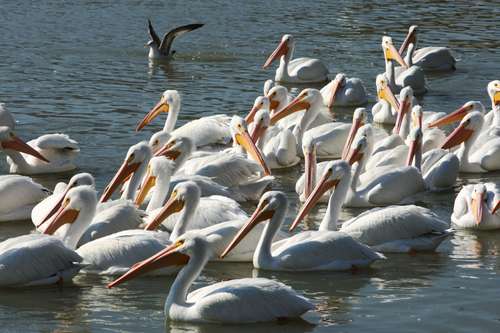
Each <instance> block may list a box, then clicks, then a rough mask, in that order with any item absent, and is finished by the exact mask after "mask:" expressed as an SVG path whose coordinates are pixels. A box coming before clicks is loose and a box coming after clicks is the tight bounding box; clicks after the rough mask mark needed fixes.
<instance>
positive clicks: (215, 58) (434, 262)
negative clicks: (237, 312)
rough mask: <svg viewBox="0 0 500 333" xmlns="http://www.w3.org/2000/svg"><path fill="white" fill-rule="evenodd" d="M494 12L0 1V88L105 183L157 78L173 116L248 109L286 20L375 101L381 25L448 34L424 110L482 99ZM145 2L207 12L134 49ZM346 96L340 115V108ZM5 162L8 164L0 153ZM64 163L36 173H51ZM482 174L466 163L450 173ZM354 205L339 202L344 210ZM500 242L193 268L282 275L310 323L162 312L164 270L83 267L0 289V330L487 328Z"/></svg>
mask: <svg viewBox="0 0 500 333" xmlns="http://www.w3.org/2000/svg"><path fill="white" fill-rule="evenodd" d="M499 14H500V7H499V6H498V4H494V3H492V2H483V1H478V2H474V3H470V2H465V1H459V2H444V1H423V2H419V3H418V4H415V3H412V2H407V3H405V4H404V5H402V4H401V2H398V1H390V2H385V3H373V4H367V3H365V2H364V1H335V2H334V1H323V0H319V1H315V2H309V1H304V2H303V1H248V2H238V3H234V2H232V1H207V2H205V1H163V2H162V1H120V2H116V3H114V2H111V1H78V2H77V1H75V3H73V4H70V3H64V2H62V1H23V0H20V1H10V0H3V1H2V2H1V3H0V27H1V34H0V46H1V47H0V56H1V57H0V58H1V59H2V60H1V61H0V101H1V102H5V103H6V104H7V106H8V107H9V109H10V111H11V112H13V113H14V114H15V116H16V118H17V120H18V121H19V124H18V129H17V133H18V135H20V136H21V137H23V138H25V139H30V138H34V137H36V136H38V135H41V134H43V133H54V132H64V133H67V134H69V135H71V137H73V138H75V139H76V140H78V141H79V142H80V145H81V147H82V153H81V156H80V158H79V160H78V164H79V166H80V168H81V170H84V171H88V172H91V173H92V174H94V175H95V177H96V179H97V183H98V186H99V188H101V187H102V186H103V184H104V183H105V182H107V181H108V180H109V179H110V178H111V177H112V174H113V172H114V171H115V170H116V168H117V166H118V165H119V164H120V163H121V160H122V158H123V156H124V154H125V152H126V150H127V148H128V147H129V146H130V145H131V144H133V143H136V142H138V141H140V140H143V139H147V138H148V137H149V135H150V134H151V133H152V132H153V131H156V130H158V129H161V128H162V126H163V121H162V120H157V121H155V122H154V124H153V125H151V126H149V127H147V128H146V130H145V131H143V132H141V133H139V134H137V133H135V132H134V131H133V129H134V128H135V125H136V124H137V122H138V121H139V119H140V118H142V116H143V115H144V113H145V112H147V111H148V110H149V108H150V107H151V106H152V105H153V104H154V103H156V101H157V99H158V98H159V97H160V95H161V93H162V91H163V90H165V89H177V90H179V91H180V92H181V93H182V96H183V103H182V112H181V117H180V121H181V123H182V122H184V121H188V120H191V119H194V118H197V117H199V116H201V115H207V114H212V113H227V114H244V113H246V112H247V111H248V110H249V108H250V107H251V104H252V103H253V99H254V98H255V97H256V96H257V95H258V94H260V93H261V89H262V83H263V81H264V80H265V79H267V78H272V77H273V76H274V72H273V71H272V70H267V71H265V70H262V69H261V65H262V64H263V62H264V60H265V58H266V56H267V55H268V54H269V52H271V51H272V50H273V49H274V47H275V46H276V43H277V42H278V40H279V38H280V37H281V35H282V34H284V33H291V34H293V35H294V36H295V39H296V42H297V50H296V55H297V56H301V55H305V56H314V57H318V58H321V59H323V60H324V61H325V62H327V63H328V64H329V66H330V70H331V72H332V73H336V72H339V71H343V72H345V73H348V75H350V76H357V77H360V78H362V79H363V80H364V82H365V84H366V86H367V88H368V89H369V92H370V94H371V101H372V102H373V101H374V99H375V98H374V93H375V91H374V90H375V84H374V79H375V75H376V74H377V73H379V72H381V71H383V68H384V67H383V58H382V52H381V50H380V46H379V45H380V40H381V35H382V34H384V33H388V34H390V35H391V36H392V37H393V38H394V39H395V41H396V42H397V44H398V45H399V43H400V42H401V41H402V39H403V36H404V33H405V32H406V29H407V27H408V26H409V25H410V24H418V25H419V26H420V27H421V31H422V33H421V35H420V43H421V44H420V45H421V46H423V45H447V46H449V47H451V48H453V50H454V51H455V55H456V57H457V58H458V59H459V62H458V64H457V67H458V70H457V71H456V72H455V73H453V74H434V75H431V76H429V77H428V79H429V82H428V85H429V90H430V92H429V94H427V95H426V96H425V98H424V99H423V100H422V103H423V105H424V107H425V109H426V110H433V111H451V110H454V109H455V108H456V107H458V106H460V105H461V104H463V103H464V102H465V101H467V100H481V101H482V102H483V103H485V105H487V106H489V101H488V97H487V94H486V84H487V83H488V82H489V81H491V80H493V79H498V78H499V75H500V63H499V59H500V57H499V51H498V49H499V46H500V42H499V39H498V17H500V16H499ZM148 17H150V18H152V19H153V22H154V23H155V26H156V27H157V29H158V30H159V32H161V33H163V31H164V30H166V29H167V28H168V27H172V26H175V25H180V24H186V23H191V22H194V21H200V22H203V23H205V24H206V26H205V27H203V28H202V29H200V30H198V31H196V32H195V33H192V34H189V35H186V36H184V37H183V38H181V39H180V40H178V41H176V43H175V47H174V48H175V49H176V50H178V53H177V57H176V59H175V60H174V61H172V62H171V63H170V64H169V65H164V66H156V65H155V66H152V65H149V64H148V61H147V57H146V54H147V50H146V49H144V48H143V45H144V43H145V42H146V41H147V35H146V30H145V23H146V19H147V18H148ZM350 111H351V110H347V111H345V112H343V113H342V116H343V117H342V118H345V119H346V120H348V119H349V116H350ZM1 163H2V165H1V166H0V167H1V168H2V170H4V171H5V170H6V168H5V162H4V158H2V162H1ZM299 172H300V170H299V168H297V169H293V170H291V171H289V172H285V173H283V172H280V173H277V175H278V176H279V179H278V181H277V182H276V184H275V187H276V188H279V189H283V190H285V191H286V192H287V193H289V195H290V197H291V198H292V199H294V200H293V205H294V207H295V206H296V203H295V202H296V201H295V199H296V197H295V194H294V193H293V184H294V180H295V179H296V177H297V176H298V174H299ZM70 176H71V175H70V174H68V175H60V176H49V177H41V178H37V180H38V181H40V182H42V183H44V184H46V185H47V186H52V185H53V184H55V182H56V181H58V180H60V179H67V178H68V177H70ZM488 177H489V179H493V180H495V181H498V180H499V178H500V177H499V176H498V174H494V175H488ZM484 179H485V178H484ZM484 179H480V178H478V177H475V176H468V178H461V179H460V180H459V184H464V183H469V182H477V181H480V180H484ZM458 190H459V186H457V188H456V189H455V190H454V191H450V193H441V194H434V195H427V196H425V197H423V198H422V200H421V204H423V205H425V206H427V207H430V208H432V209H434V210H435V211H436V212H437V213H438V214H439V215H441V216H442V217H443V218H445V219H449V216H450V213H451V207H452V204H453V199H454V196H455V193H456V192H457V191H458ZM322 209H323V210H324V207H323V208H322ZM320 210H321V209H320ZM358 212H359V211H353V210H346V211H345V212H344V216H343V217H344V218H348V217H349V216H352V215H354V214H357V213H358ZM293 213H294V209H292V210H291V214H293ZM320 217H321V212H319V213H318V214H317V215H316V220H319V219H320ZM30 229H31V223H29V222H20V223H17V222H16V223H3V224H2V225H1V226H0V240H3V239H5V238H8V237H11V236H16V235H21V234H24V233H27V232H29V231H30ZM499 245H500V239H499V236H498V233H495V232H489V233H469V232H457V233H456V235H455V236H454V237H453V238H452V239H451V240H450V241H447V242H445V243H444V244H443V245H442V246H441V247H440V248H439V251H438V253H436V254H426V255H417V256H408V255H391V256H389V260H387V261H386V262H383V263H379V264H377V265H375V267H374V268H373V269H371V270H369V271H365V272H360V273H356V274H350V273H341V274H339V273H314V274H289V273H288V274H281V273H263V272H256V271H252V267H251V265H246V264H240V265H228V264H217V265H209V267H208V268H207V269H206V270H205V271H204V273H203V276H202V277H201V278H200V279H199V280H198V282H197V284H198V285H204V284H207V283H211V282H214V281H220V280H224V279H232V278H239V277H246V276H251V275H252V274H253V275H254V276H256V275H258V276H267V277H271V278H276V279H279V280H281V281H283V282H285V283H288V284H290V285H292V286H293V287H294V288H296V289H297V290H298V291H300V292H302V293H304V294H305V295H307V296H308V297H310V298H311V299H312V300H313V301H314V302H315V303H316V304H317V306H318V309H319V314H320V316H321V321H320V324H319V325H317V326H307V325H304V324H303V323H289V324H285V325H275V324H270V325H258V326H249V327H246V328H244V329H243V328H241V327H238V328H237V327H234V326H228V327H227V326H222V327H221V326H192V325H178V324H176V325H174V326H169V325H168V324H167V325H166V324H165V323H164V316H163V302H164V299H165V296H166V294H167V293H168V289H169V285H170V283H171V281H172V280H171V279H169V278H166V279H165V278H149V279H137V280H135V281H133V282H131V283H128V284H126V285H124V286H123V287H120V288H116V289H113V290H107V289H105V287H104V286H105V283H106V282H108V281H109V280H108V279H105V278H103V279H101V278H97V277H92V276H85V275H80V276H78V277H77V278H76V279H75V281H74V285H70V286H64V288H62V289H60V288H57V287H43V288H29V289H19V290H1V291H0V331H23V332H28V331H43V332H46V331H58V332H63V331H85V332H86V331H129V332H138V331H164V330H167V331H169V330H170V331H180V332H188V331H200V332H221V331H223V332H226V331H228V332H234V331H236V329H238V330H245V331H246V330H248V331H251V332H280V331H286V332H287V333H288V332H295V331H297V332H302V331H314V332H329V331H335V332H355V331H372V332H387V331H405V332H408V331H409V332H417V331H418V332H420V331H427V332H431V331H432V332H444V331H455V332H497V331H498V329H499V328H500V288H499V285H500V279H499V278H498V270H499V259H498V256H497V254H498V253H497V252H498V249H499Z"/></svg>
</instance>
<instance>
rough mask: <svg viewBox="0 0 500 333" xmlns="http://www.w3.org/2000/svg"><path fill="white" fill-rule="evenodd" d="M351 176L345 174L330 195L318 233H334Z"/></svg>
mask: <svg viewBox="0 0 500 333" xmlns="http://www.w3.org/2000/svg"><path fill="white" fill-rule="evenodd" d="M351 178H352V177H351V174H350V173H347V174H346V175H345V176H344V177H342V179H341V180H340V181H339V183H338V185H337V187H336V188H335V190H334V191H333V193H332V194H331V195H330V199H329V200H328V207H327V208H326V212H325V215H324V216H323V220H322V221H321V224H320V225H319V228H318V230H319V231H335V230H337V221H338V220H339V215H340V210H341V209H342V205H343V204H344V201H345V198H346V195H347V191H348V190H349V185H350V184H351Z"/></svg>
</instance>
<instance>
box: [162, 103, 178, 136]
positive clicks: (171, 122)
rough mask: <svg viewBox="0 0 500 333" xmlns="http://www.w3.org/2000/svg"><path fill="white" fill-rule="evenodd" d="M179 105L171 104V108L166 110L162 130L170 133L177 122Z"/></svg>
mask: <svg viewBox="0 0 500 333" xmlns="http://www.w3.org/2000/svg"><path fill="white" fill-rule="evenodd" d="M179 111H180V106H179V105H176V104H173V105H172V107H171V109H170V110H169V111H168V115H167V120H165V126H163V130H164V131H165V132H167V133H171V132H173V131H174V129H175V124H176V123H177V117H178V116H179Z"/></svg>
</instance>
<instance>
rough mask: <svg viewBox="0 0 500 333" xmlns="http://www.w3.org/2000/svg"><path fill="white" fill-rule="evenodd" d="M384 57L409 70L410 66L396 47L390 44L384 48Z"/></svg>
mask: <svg viewBox="0 0 500 333" xmlns="http://www.w3.org/2000/svg"><path fill="white" fill-rule="evenodd" d="M384 56H385V59H386V60H387V61H389V60H396V61H397V62H398V63H399V64H400V65H401V66H402V67H403V68H408V64H407V63H406V62H405V61H404V59H403V58H402V57H401V54H399V52H398V50H396V48H395V47H394V45H392V44H388V45H386V46H385V47H384Z"/></svg>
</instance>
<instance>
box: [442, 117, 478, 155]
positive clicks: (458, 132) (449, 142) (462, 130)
mask: <svg viewBox="0 0 500 333" xmlns="http://www.w3.org/2000/svg"><path fill="white" fill-rule="evenodd" d="M465 126H466V125H465V123H462V124H460V125H458V127H457V128H455V130H454V131H453V132H451V134H450V135H448V137H446V139H445V140H444V142H443V144H442V146H441V149H450V148H453V147H455V146H458V145H459V144H461V143H462V142H465V141H467V140H468V139H469V138H470V137H471V135H472V133H474V131H473V130H470V129H467V128H466V127H465Z"/></svg>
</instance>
